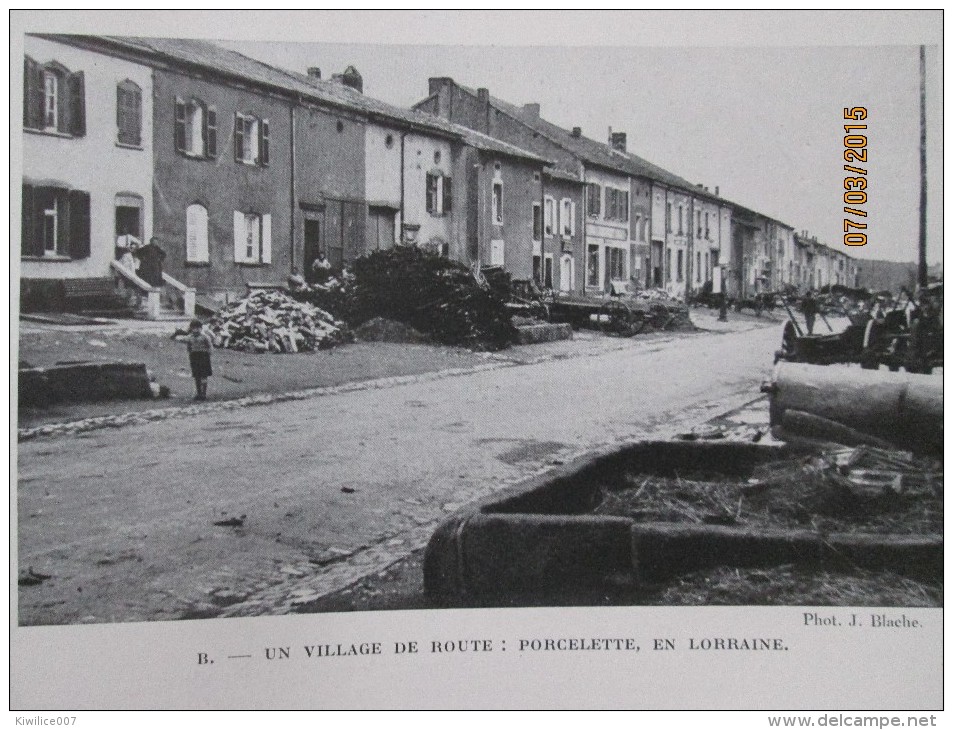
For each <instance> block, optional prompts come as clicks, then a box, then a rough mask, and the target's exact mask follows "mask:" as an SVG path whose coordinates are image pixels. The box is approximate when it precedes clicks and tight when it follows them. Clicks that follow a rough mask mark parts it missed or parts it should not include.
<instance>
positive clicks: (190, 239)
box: [185, 205, 199, 261]
mask: <svg viewBox="0 0 953 730" xmlns="http://www.w3.org/2000/svg"><path fill="white" fill-rule="evenodd" d="M197 218H198V215H196V210H195V206H194V205H190V206H189V207H188V208H186V209H185V260H186V261H196V260H197V259H198V240H197V239H198V235H199V233H198V220H197Z"/></svg>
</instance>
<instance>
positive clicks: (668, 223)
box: [665, 203, 672, 233]
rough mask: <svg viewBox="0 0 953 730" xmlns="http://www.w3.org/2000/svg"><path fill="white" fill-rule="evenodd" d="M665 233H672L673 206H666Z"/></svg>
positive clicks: (668, 204)
mask: <svg viewBox="0 0 953 730" xmlns="http://www.w3.org/2000/svg"><path fill="white" fill-rule="evenodd" d="M665 232H666V233H671V232H672V204H671V203H666V204H665Z"/></svg>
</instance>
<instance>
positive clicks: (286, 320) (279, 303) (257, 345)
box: [208, 292, 350, 352]
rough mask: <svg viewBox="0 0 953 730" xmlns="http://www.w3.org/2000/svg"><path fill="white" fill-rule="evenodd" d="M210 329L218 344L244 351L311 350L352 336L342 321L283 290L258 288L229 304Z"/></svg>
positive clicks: (214, 341)
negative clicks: (257, 290)
mask: <svg viewBox="0 0 953 730" xmlns="http://www.w3.org/2000/svg"><path fill="white" fill-rule="evenodd" d="M208 329H209V332H210V334H211V335H212V343H213V344H214V345H215V347H227V348H229V349H232V350H243V351H245V352H308V351H311V350H317V349H325V348H328V347H333V346H334V345H337V344H340V343H342V342H347V341H348V340H349V339H350V333H349V331H348V329H347V327H346V325H345V324H344V323H343V322H341V321H339V320H336V319H335V318H334V317H332V316H331V315H330V314H328V313H327V312H325V311H324V310H323V309H319V308H317V307H315V306H314V305H312V304H308V303H307V302H298V301H295V300H294V299H292V298H291V297H289V296H288V295H287V294H284V293H282V292H257V293H255V294H252V295H251V296H249V297H246V298H245V299H242V300H240V301H237V302H234V303H232V304H228V305H226V306H225V307H223V308H222V309H220V310H219V311H218V312H216V314H215V315H214V316H213V317H212V320H211V321H210V322H209V324H208Z"/></svg>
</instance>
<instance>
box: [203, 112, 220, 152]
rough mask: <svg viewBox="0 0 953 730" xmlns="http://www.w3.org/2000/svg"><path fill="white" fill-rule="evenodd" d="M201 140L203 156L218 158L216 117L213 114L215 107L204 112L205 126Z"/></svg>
mask: <svg viewBox="0 0 953 730" xmlns="http://www.w3.org/2000/svg"><path fill="white" fill-rule="evenodd" d="M202 131H203V135H202V136H203V137H204V139H203V140H202V141H203V142H204V143H205V156H206V157H218V115H217V114H216V113H215V107H214V106H210V107H208V108H207V109H206V110H205V126H204V127H203V129H202Z"/></svg>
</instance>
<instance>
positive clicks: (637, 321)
mask: <svg viewBox="0 0 953 730" xmlns="http://www.w3.org/2000/svg"><path fill="white" fill-rule="evenodd" d="M648 323H649V321H648V319H647V318H646V316H645V312H642V311H639V310H636V311H635V312H632V319H631V320H630V323H629V336H630V337H634V336H635V335H637V334H639V333H640V332H641V331H642V330H644V329H645V325H647V324H648Z"/></svg>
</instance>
